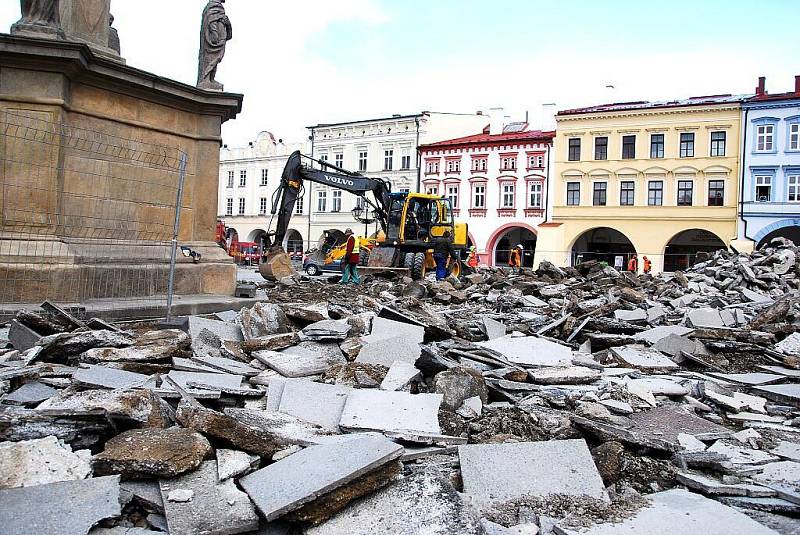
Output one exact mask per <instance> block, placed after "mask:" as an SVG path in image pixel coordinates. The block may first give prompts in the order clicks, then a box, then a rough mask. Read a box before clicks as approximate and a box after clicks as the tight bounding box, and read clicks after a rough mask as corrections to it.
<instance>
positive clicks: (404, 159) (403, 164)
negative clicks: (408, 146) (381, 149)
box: [400, 150, 411, 169]
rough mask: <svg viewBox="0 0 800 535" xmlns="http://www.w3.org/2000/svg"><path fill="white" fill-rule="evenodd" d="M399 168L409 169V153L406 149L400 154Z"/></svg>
mask: <svg viewBox="0 0 800 535" xmlns="http://www.w3.org/2000/svg"><path fill="white" fill-rule="evenodd" d="M400 169H411V154H410V153H409V151H408V150H405V151H403V155H402V156H400Z"/></svg>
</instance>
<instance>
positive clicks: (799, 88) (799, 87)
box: [794, 74, 800, 95]
mask: <svg viewBox="0 0 800 535" xmlns="http://www.w3.org/2000/svg"><path fill="white" fill-rule="evenodd" d="M794 92H795V94H797V95H800V74H798V75H796V76H795V77H794Z"/></svg>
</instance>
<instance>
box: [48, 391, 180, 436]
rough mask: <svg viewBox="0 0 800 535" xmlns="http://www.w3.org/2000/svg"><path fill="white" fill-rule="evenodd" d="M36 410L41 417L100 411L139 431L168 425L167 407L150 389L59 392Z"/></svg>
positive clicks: (169, 420)
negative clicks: (64, 413) (51, 414)
mask: <svg viewBox="0 0 800 535" xmlns="http://www.w3.org/2000/svg"><path fill="white" fill-rule="evenodd" d="M36 410H37V411H38V412H41V413H44V414H49V413H60V412H64V411H80V412H91V411H103V412H105V414H107V415H108V417H109V418H110V419H111V420H112V421H118V422H119V423H120V424H121V425H126V426H130V425H131V423H133V422H136V423H137V424H138V426H141V427H159V428H166V427H169V425H170V424H171V418H170V410H169V407H168V406H167V404H166V403H165V402H163V401H161V399H160V398H159V397H158V396H157V395H156V394H155V393H154V392H153V391H152V390H149V389H138V390H122V389H117V390H85V391H83V392H73V391H71V390H62V391H60V392H59V393H58V394H57V395H55V396H53V397H51V398H50V399H48V400H46V401H44V402H42V403H41V404H39V406H38V407H37V408H36Z"/></svg>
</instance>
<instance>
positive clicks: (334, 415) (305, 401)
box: [270, 379, 352, 431]
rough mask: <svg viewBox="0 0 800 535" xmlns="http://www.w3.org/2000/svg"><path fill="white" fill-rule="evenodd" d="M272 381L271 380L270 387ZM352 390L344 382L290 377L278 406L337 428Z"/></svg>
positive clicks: (327, 426)
mask: <svg viewBox="0 0 800 535" xmlns="http://www.w3.org/2000/svg"><path fill="white" fill-rule="evenodd" d="M271 385H272V383H271V382H270V388H271ZM351 392H352V389H351V388H348V387H345V386H339V385H329V384H324V383H315V382H313V381H307V380H304V379H292V380H288V381H286V383H285V385H284V387H283V392H282V394H281V400H280V404H279V405H278V410H279V411H280V412H283V413H286V414H291V415H292V416H296V417H298V418H300V419H301V420H305V421H307V422H311V423H314V424H317V425H319V426H322V427H323V428H324V429H327V430H329V431H339V420H340V419H341V417H342V410H343V409H344V405H345V401H346V400H347V397H348V394H350V393H351Z"/></svg>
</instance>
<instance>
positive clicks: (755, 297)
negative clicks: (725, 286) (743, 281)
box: [739, 288, 775, 304]
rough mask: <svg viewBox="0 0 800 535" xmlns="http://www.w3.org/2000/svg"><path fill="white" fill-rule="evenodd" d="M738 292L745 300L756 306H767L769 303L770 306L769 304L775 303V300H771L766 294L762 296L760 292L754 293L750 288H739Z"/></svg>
mask: <svg viewBox="0 0 800 535" xmlns="http://www.w3.org/2000/svg"><path fill="white" fill-rule="evenodd" d="M739 291H740V292H742V295H743V296H744V297H745V298H746V299H748V300H749V301H751V302H753V303H757V304H767V303H769V304H771V303H774V302H775V300H774V299H772V298H771V297H770V296H768V295H766V294H763V293H761V292H756V291H754V290H751V289H750V288H740V289H739Z"/></svg>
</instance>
